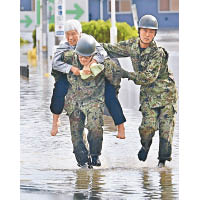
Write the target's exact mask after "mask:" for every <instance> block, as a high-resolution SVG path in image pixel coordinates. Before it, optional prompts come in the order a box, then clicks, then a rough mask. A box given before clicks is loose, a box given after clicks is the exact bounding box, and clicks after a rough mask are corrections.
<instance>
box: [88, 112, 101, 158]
mask: <svg viewBox="0 0 200 200" xmlns="http://www.w3.org/2000/svg"><path fill="white" fill-rule="evenodd" d="M98 110H99V111H98ZM102 126H103V111H102V110H101V109H100V108H99V109H98V108H97V109H95V110H91V112H89V113H88V115H87V125H86V127H87V129H88V136H87V139H88V143H89V149H90V155H91V156H99V155H101V149H102V142H103V128H102Z"/></svg>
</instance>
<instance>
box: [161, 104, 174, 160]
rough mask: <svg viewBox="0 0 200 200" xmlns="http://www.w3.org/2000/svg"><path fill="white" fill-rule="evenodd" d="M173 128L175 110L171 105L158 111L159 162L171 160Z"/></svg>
mask: <svg viewBox="0 0 200 200" xmlns="http://www.w3.org/2000/svg"><path fill="white" fill-rule="evenodd" d="M174 126H175V110H174V107H173V105H167V106H165V107H163V108H161V109H160V115H159V136H160V142H159V154H158V159H159V160H161V161H162V160H168V161H170V160H171V153H172V139H173V133H174Z"/></svg>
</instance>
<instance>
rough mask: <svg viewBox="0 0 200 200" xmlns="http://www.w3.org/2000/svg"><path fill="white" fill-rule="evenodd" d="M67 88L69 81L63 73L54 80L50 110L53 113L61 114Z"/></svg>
mask: <svg viewBox="0 0 200 200" xmlns="http://www.w3.org/2000/svg"><path fill="white" fill-rule="evenodd" d="M68 88H69V82H68V80H67V76H66V75H65V74H63V75H61V76H60V78H59V80H58V81H56V82H55V84H54V89H53V95H52V98H51V105H50V110H51V112H52V113H53V114H57V115H59V114H61V113H62V111H63V108H64V102H65V95H66V94H67V91H68Z"/></svg>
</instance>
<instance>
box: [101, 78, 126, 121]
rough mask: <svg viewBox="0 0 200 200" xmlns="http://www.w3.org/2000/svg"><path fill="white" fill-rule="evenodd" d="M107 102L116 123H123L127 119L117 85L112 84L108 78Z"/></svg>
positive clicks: (106, 87)
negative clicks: (116, 88)
mask: <svg viewBox="0 0 200 200" xmlns="http://www.w3.org/2000/svg"><path fill="white" fill-rule="evenodd" d="M105 104H106V106H107V108H108V111H109V113H110V115H111V116H112V118H113V120H114V123H115V125H119V124H122V123H124V122H125V121H126V118H125V116H124V114H123V110H122V107H121V105H120V102H119V100H118V98H117V95H116V90H115V87H114V86H113V85H112V84H110V82H109V81H108V80H106V84H105Z"/></svg>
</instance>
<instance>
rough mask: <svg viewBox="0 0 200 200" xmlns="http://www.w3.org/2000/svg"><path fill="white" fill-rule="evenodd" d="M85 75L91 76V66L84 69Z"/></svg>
mask: <svg viewBox="0 0 200 200" xmlns="http://www.w3.org/2000/svg"><path fill="white" fill-rule="evenodd" d="M83 73H84V74H87V75H89V74H91V71H90V67H89V65H87V66H84V67H83Z"/></svg>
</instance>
